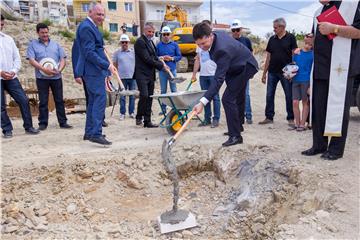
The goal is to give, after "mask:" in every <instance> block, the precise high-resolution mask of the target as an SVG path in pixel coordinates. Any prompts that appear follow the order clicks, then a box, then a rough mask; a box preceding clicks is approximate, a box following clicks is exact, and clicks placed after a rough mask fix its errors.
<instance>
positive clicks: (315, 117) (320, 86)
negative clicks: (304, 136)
mask: <svg viewBox="0 0 360 240" xmlns="http://www.w3.org/2000/svg"><path fill="white" fill-rule="evenodd" d="M354 79H355V78H348V82H347V87H346V95H345V107H344V114H343V123H342V130H341V137H331V140H330V143H329V142H328V140H329V139H328V137H325V136H324V132H325V123H326V110H327V99H328V95H329V79H314V82H313V95H312V96H313V97H312V108H313V109H312V132H313V148H315V149H317V150H323V149H327V150H328V151H329V153H331V154H334V155H339V156H342V155H343V154H344V148H345V143H346V137H347V130H348V126H349V117H350V105H351V94H352V88H353V84H354Z"/></svg>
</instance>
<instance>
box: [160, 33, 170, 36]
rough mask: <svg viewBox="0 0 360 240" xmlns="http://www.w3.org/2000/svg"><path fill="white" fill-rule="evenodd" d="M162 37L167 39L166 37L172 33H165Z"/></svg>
mask: <svg viewBox="0 0 360 240" xmlns="http://www.w3.org/2000/svg"><path fill="white" fill-rule="evenodd" d="M162 35H163V36H165V37H166V36H170V33H163V34H162Z"/></svg>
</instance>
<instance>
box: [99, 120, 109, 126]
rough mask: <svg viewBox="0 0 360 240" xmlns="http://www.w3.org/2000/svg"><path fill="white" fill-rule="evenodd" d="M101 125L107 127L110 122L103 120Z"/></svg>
mask: <svg viewBox="0 0 360 240" xmlns="http://www.w3.org/2000/svg"><path fill="white" fill-rule="evenodd" d="M101 126H102V127H107V126H109V124H108V123H107V122H105V121H103V122H102V123H101Z"/></svg>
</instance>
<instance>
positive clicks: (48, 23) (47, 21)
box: [43, 19, 53, 26]
mask: <svg viewBox="0 0 360 240" xmlns="http://www.w3.org/2000/svg"><path fill="white" fill-rule="evenodd" d="M43 23H45V24H46V25H47V26H51V25H52V24H53V23H52V21H50V19H45V20H44V21H43Z"/></svg>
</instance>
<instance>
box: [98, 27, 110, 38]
mask: <svg viewBox="0 0 360 240" xmlns="http://www.w3.org/2000/svg"><path fill="white" fill-rule="evenodd" d="M99 30H100V32H101V33H102V34H103V36H104V39H105V40H107V41H111V33H110V32H109V31H108V30H104V29H103V28H102V27H101V28H99Z"/></svg>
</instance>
